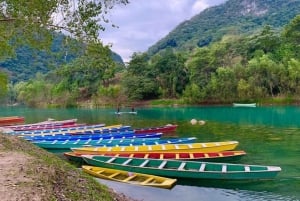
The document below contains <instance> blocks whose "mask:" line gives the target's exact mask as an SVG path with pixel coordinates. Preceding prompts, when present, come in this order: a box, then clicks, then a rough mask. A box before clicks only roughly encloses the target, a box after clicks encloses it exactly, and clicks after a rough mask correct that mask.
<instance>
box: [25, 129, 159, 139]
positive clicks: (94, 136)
mask: <svg viewBox="0 0 300 201" xmlns="http://www.w3.org/2000/svg"><path fill="white" fill-rule="evenodd" d="M161 136H162V133H147V134H135V133H134V132H133V131H126V132H114V133H104V134H92V135H70V134H64V135H53V136H50V135H44V136H22V137H23V138H24V139H26V140H28V141H54V140H56V141H66V140H68V141H76V140H102V139H120V138H159V137H161Z"/></svg>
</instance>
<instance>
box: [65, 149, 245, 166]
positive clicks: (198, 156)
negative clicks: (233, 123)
mask: <svg viewBox="0 0 300 201" xmlns="http://www.w3.org/2000/svg"><path fill="white" fill-rule="evenodd" d="M101 155H103V156H111V157H129V158H145V159H147V158H151V159H173V160H201V161H233V160H239V159H240V158H241V157H242V156H244V155H246V152H245V151H221V152H210V153H202V152H195V153H193V152H191V153H175V152H174V153H128V154H122V153H120V154H114V153H104V154H101ZM64 156H65V157H66V158H67V159H68V160H70V161H74V162H80V163H83V162H84V161H83V159H82V157H81V156H82V154H80V153H76V152H65V153H64Z"/></svg>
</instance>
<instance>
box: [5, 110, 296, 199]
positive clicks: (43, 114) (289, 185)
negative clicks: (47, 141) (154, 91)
mask: <svg viewBox="0 0 300 201" xmlns="http://www.w3.org/2000/svg"><path fill="white" fill-rule="evenodd" d="M128 110H129V109H128ZM136 110H137V111H138V114H137V115H120V116H118V115H115V114H114V112H115V110H113V109H30V108H0V116H12V115H19V116H24V117H25V120H26V123H32V122H37V121H44V120H46V119H47V118H54V119H58V120H60V119H68V118H77V119H78V122H85V123H106V124H107V125H112V124H119V123H122V124H125V125H131V126H132V127H134V128H140V127H150V126H161V125H165V124H169V123H172V124H177V125H178V129H177V131H176V132H175V133H172V134H171V135H172V136H179V137H189V136H193V137H197V138H198V141H199V142H206V141H225V140H237V141H239V142H240V144H239V146H238V148H237V149H239V150H245V151H246V152H247V155H246V156H245V157H243V158H242V159H241V160H240V161H238V163H247V164H261V165H276V166H280V167H281V168H282V171H281V172H280V173H279V174H278V176H277V177H276V178H275V179H274V180H272V181H250V182H237V181H235V182H228V181H207V180H179V181H178V183H177V185H176V186H175V187H174V188H173V189H171V190H165V189H157V188H151V187H140V186H134V185H128V184H122V183H117V182H110V181H105V180H100V182H101V183H104V184H107V185H108V186H110V187H112V188H113V189H115V190H116V191H117V192H122V193H124V194H126V195H129V196H130V197H132V198H135V199H137V200H144V201H152V200H153V201H159V200H164V201H168V200H170V201H171V200H172V201H174V200H180V201H181V200H184V201H186V200H208V201H210V200H211V201H215V200H222V201H223V200H230V201H235V200H241V201H248V200H270V201H271V200H272V201H273V200H300V190H299V189H300V108H299V107H295V106H288V107H286V106H284V107H256V108H234V107H221V106H220V107H166V108H136ZM124 111H125V110H124ZM193 118H194V119H197V120H204V121H205V122H206V124H205V125H199V124H197V125H191V123H190V120H191V119H193Z"/></svg>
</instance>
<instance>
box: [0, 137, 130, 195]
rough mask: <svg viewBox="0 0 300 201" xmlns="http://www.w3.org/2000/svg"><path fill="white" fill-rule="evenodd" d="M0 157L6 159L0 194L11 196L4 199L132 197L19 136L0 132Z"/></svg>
mask: <svg viewBox="0 0 300 201" xmlns="http://www.w3.org/2000/svg"><path fill="white" fill-rule="evenodd" d="M0 156H1V160H2V161H8V162H6V163H5V162H2V163H1V164H0V169H1V173H0V176H1V178H2V181H7V184H4V188H6V189H5V190H4V191H5V192H1V194H2V193H3V194H7V196H6V197H7V198H10V199H7V200H19V199H13V197H14V196H15V198H17V197H19V198H20V197H21V198H22V200H24V198H32V199H31V200H45V201H46V200H61V201H64V200H66V201H67V200H76V201H80V200H82V201H83V200H84V201H89V200H90V201H96V200H97V201H98V200H99V201H100V200H103V201H109V200H114V201H116V200H118V201H130V200H131V199H130V198H127V197H125V196H124V195H121V194H116V193H114V192H113V191H112V190H111V189H109V188H107V187H106V186H104V185H101V184H100V183H98V182H97V181H96V180H94V178H92V177H90V176H89V175H86V174H85V173H82V172H81V171H80V170H79V169H77V168H76V167H74V166H72V165H71V164H69V163H68V162H67V161H64V160H62V159H60V158H59V157H57V156H56V155H54V154H51V153H49V152H47V151H45V150H43V149H40V148H38V147H36V146H34V145H32V144H30V143H28V142H26V141H24V140H22V139H19V138H18V137H13V136H7V135H3V134H0ZM5 159H6V160H5ZM10 173H11V174H10ZM18 176H19V177H22V178H18ZM10 177H12V178H10ZM24 178H25V179H24ZM16 193H17V194H16ZM18 194H20V195H18ZM2 198H3V196H2ZM4 198H5V195H4ZM4 200H5V199H4Z"/></svg>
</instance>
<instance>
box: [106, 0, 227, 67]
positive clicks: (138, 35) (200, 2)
mask: <svg viewBox="0 0 300 201" xmlns="http://www.w3.org/2000/svg"><path fill="white" fill-rule="evenodd" d="M129 1H130V4H128V5H126V6H124V5H118V6H116V7H115V8H114V9H113V10H111V11H110V13H109V14H108V15H107V18H108V19H109V20H110V21H111V22H112V23H113V24H115V25H117V26H118V27H119V28H112V27H111V26H108V27H106V30H105V31H104V32H102V33H101V34H100V38H101V40H102V42H103V43H104V44H112V50H113V51H115V52H116V53H118V54H119V55H121V57H122V58H123V60H124V61H125V62H128V61H129V60H130V57H131V55H132V54H133V53H134V52H144V51H146V50H147V49H148V48H149V47H150V46H152V45H153V44H155V43H156V42H157V41H158V40H160V39H161V38H163V37H164V36H166V35H167V34H168V33H169V32H170V31H172V30H173V29H174V28H175V27H176V26H177V25H179V24H180V23H181V22H183V21H184V20H188V19H190V18H191V17H193V16H194V15H196V14H198V13H200V12H201V11H203V10H204V9H206V8H208V7H210V6H215V5H219V4H221V3H224V2H225V1H226V0H129Z"/></svg>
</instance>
